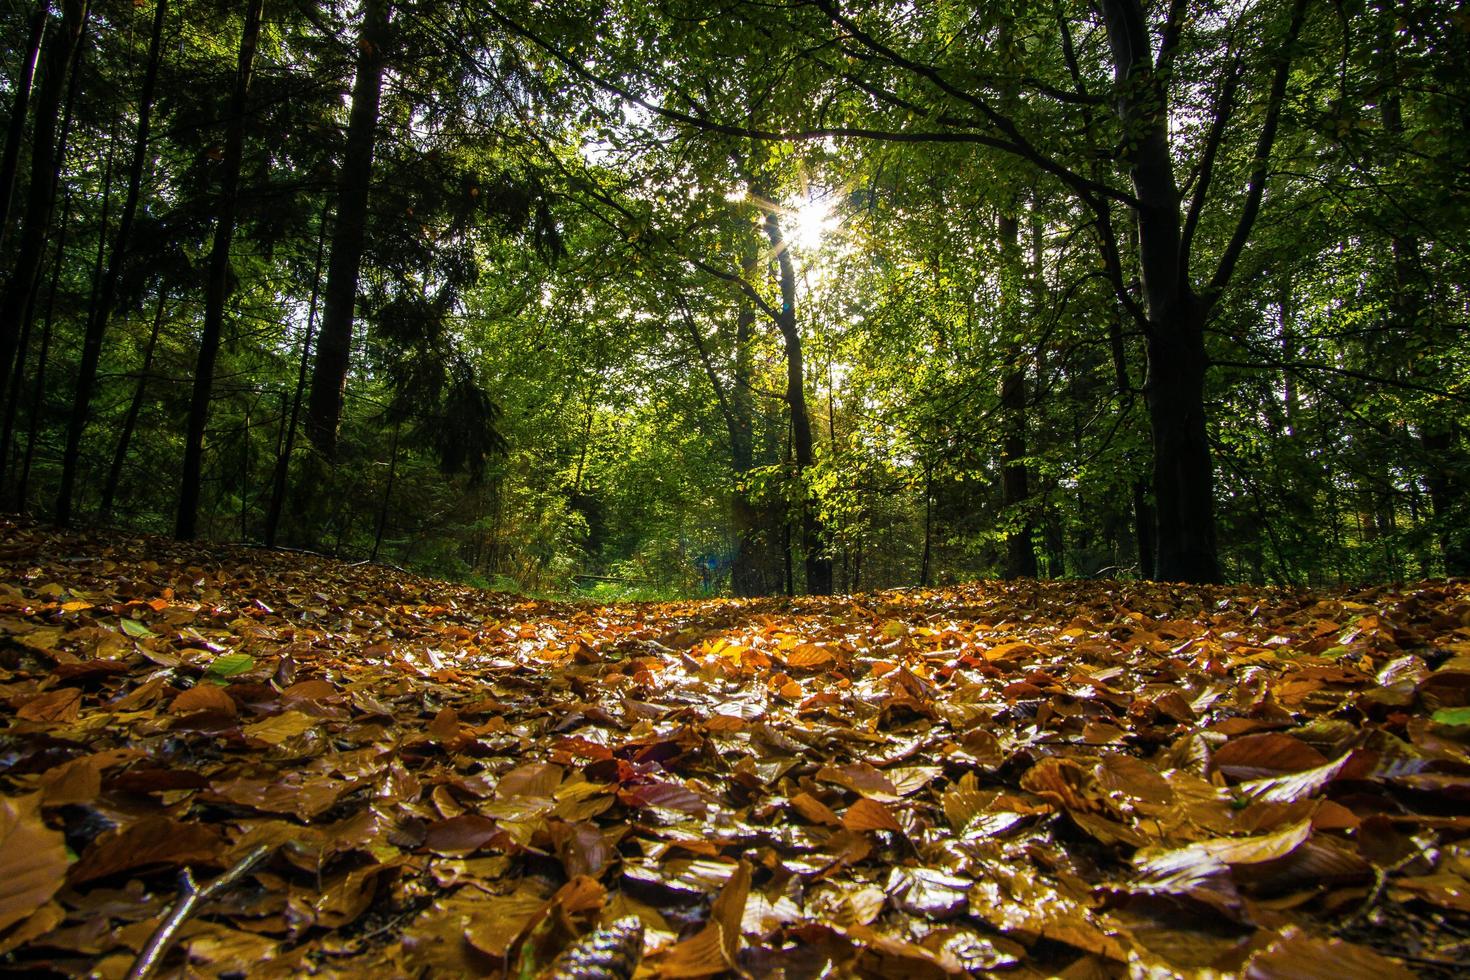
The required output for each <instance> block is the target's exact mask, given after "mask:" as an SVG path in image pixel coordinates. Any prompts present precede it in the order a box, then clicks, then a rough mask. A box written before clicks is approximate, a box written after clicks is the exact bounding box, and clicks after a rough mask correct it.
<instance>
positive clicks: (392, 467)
mask: <svg viewBox="0 0 1470 980" xmlns="http://www.w3.org/2000/svg"><path fill="white" fill-rule="evenodd" d="M400 428H401V423H398V422H395V423H393V444H392V446H391V447H390V448H389V450H388V485H387V486H386V487H384V488H383V503H382V504H381V505H379V507H378V527H377V530H376V531H375V532H374V533H373V553H372V554H371V555H369V556H368V561H377V560H378V549H379V548H381V547H382V546H383V530H384V528H386V527H387V526H388V511H389V509H390V508H391V506H392V504H393V484H394V482H395V481H396V479H397V478H398V432H399V429H400Z"/></svg>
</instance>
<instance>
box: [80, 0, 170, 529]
mask: <svg viewBox="0 0 1470 980" xmlns="http://www.w3.org/2000/svg"><path fill="white" fill-rule="evenodd" d="M167 16H168V0H156V2H155V3H154V7H153V32H152V34H151V36H150V38H149V41H148V65H147V68H146V69H145V70H144V74H143V87H142V90H141V91H140V92H139V94H138V129H137V132H136V133H135V134H134V137H133V160H132V164H131V165H130V166H129V168H128V190H127V194H126V195H125V196H124V197H123V206H122V214H121V215H120V216H119V217H118V225H117V238H116V239H115V240H114V241H113V244H112V254H111V256H110V257H109V258H108V260H107V271H106V272H104V273H103V275H102V282H101V284H100V288H99V289H98V290H97V294H96V297H95V300H94V302H93V304H92V310H91V315H90V316H89V317H88V318H87V332H86V334H85V336H84V337H83V338H82V357H81V362H80V364H79V366H78V368H77V384H76V388H75V390H74V394H73V396H72V408H71V417H70V419H69V420H68V422H67V426H66V450H65V452H64V453H63V455H62V469H61V489H60V491H59V493H58V494H57V498H56V522H57V523H58V524H68V523H70V522H71V507H72V495H73V493H74V492H75V489H76V478H77V461H78V459H79V458H80V455H81V445H82V435H83V434H84V433H85V431H86V428H87V419H88V416H89V415H90V414H91V411H92V395H93V393H94V389H95V388H96V386H97V364H98V362H99V361H100V360H101V358H102V339H103V337H104V336H105V335H106V333H107V320H108V317H109V316H110V315H111V313H112V306H113V303H114V302H115V301H116V297H117V283H118V279H119V278H121V276H122V266H123V262H124V261H125V260H126V258H127V252H128V242H129V239H130V238H131V237H132V233H133V220H134V218H135V217H136V216H137V213H138V196H139V194H140V193H141V192H142V188H143V171H144V170H145V169H146V168H147V162H148V129H149V123H150V121H151V119H152V115H153V93H154V89H155V88H156V87H157V84H158V64H159V61H160V60H161V59H160V52H161V50H162V44H163V22H164V18H165V17H167Z"/></svg>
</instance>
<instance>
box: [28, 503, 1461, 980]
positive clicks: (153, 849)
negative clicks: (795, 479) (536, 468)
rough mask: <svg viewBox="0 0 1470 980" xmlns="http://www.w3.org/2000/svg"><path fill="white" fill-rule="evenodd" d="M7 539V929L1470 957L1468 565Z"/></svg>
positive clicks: (325, 961)
mask: <svg viewBox="0 0 1470 980" xmlns="http://www.w3.org/2000/svg"><path fill="white" fill-rule="evenodd" d="M0 542H3V543H0V699H3V703H4V704H5V705H6V712H5V716H4V725H5V732H4V735H3V741H0V951H3V958H0V971H4V972H9V973H26V974H27V975H44V974H45V973H47V972H48V971H49V972H51V973H55V974H63V975H81V974H85V973H88V972H89V971H90V972H93V973H94V974H95V975H97V976H101V977H119V978H120V977H123V976H125V975H126V974H127V973H128V971H129V970H130V969H133V968H134V964H135V962H138V961H140V960H142V961H143V962H142V964H141V965H142V966H143V967H144V968H145V969H146V970H147V971H149V972H156V973H157V974H158V975H170V974H173V975H178V974H179V973H180V971H181V970H182V971H184V972H185V973H187V975H191V976H244V975H246V974H247V973H248V975H249V976H251V977H252V978H255V977H269V976H276V975H296V974H305V973H314V974H317V975H342V976H384V977H386V976H460V975H465V976H500V975H509V976H515V977H534V976H538V975H543V974H557V975H560V976H563V977H569V976H572V975H578V974H577V973H576V971H575V970H570V969H568V968H566V967H565V966H561V967H557V966H554V965H553V961H554V960H556V958H557V957H558V955H559V954H561V953H562V952H563V951H564V950H565V949H567V948H568V947H569V946H571V945H572V944H573V943H574V942H576V941H577V939H578V938H579V937H580V936H584V935H586V934H588V933H590V932H592V931H594V930H596V929H599V928H606V927H608V926H610V925H611V924H612V923H614V922H615V921H618V920H626V918H627V917H629V916H634V917H636V919H637V920H638V922H640V923H641V925H642V927H643V940H644V941H643V949H644V950H645V953H644V955H643V957H642V962H641V965H640V966H638V968H637V969H638V975H640V976H644V975H646V976H663V977H694V976H708V975H716V974H721V973H727V972H728V973H732V974H742V973H743V974H745V975H749V976H755V977H783V976H784V977H815V976H819V975H844V976H846V975H855V976H879V977H883V976H895V977H904V978H918V977H929V976H936V977H937V976H946V975H954V976H962V975H966V974H970V975H994V976H998V977H1016V978H1022V977H1038V976H1056V975H1062V976H1067V977H1077V978H1082V977H1105V976H1123V975H1127V974H1128V973H1129V972H1130V971H1132V972H1134V973H1139V972H1143V971H1159V972H1161V973H1164V974H1169V973H1177V974H1184V975H1203V974H1206V973H1207V972H1208V971H1214V973H1213V974H1211V975H1241V976H1249V977H1257V978H1265V977H1305V976H1322V975H1327V974H1329V973H1330V975H1332V976H1335V977H1339V978H1344V980H1345V978H1351V977H1373V978H1374V980H1390V978H1393V977H1401V976H1412V975H1423V976H1451V975H1454V974H1456V973H1457V971H1462V970H1464V969H1465V968H1466V965H1467V964H1470V942H1467V937H1470V885H1467V877H1470V843H1467V834H1470V817H1467V816H1466V813H1467V811H1470V585H1467V584H1466V583H1463V582H1451V583H1444V582H1438V583H1425V584H1421V585H1417V586H1413V587H1400V588H1378V589H1372V590H1364V591H1358V592H1332V593H1318V592H1304V591H1283V590H1263V589H1256V588H1246V587H1223V588H1199V587H1171V586H1160V585H1152V584H1143V583H1134V582H1032V581H1022V582H1014V583H983V584H978V585H972V586H964V587H960V588H952V589H942V590H907V591H895V592H885V593H878V594H871V595H862V596H855V597H843V598H830V599H766V600H759V601H733V600H705V601H691V602H682V603H669V604H658V605H655V604H642V605H620V606H609V607H593V606H581V605H565V604H553V603H547V602H534V601H529V600H523V599H519V598H517V597H514V596H510V595H505V594H497V593H487V592H482V591H478V590H474V589H470V588H465V587H460V586H455V585H450V584H445V583H441V582H434V581H429V580H426V579H422V578H417V577H415V576H412V575H407V574H404V573H401V572H397V571H392V570H389V569H384V568H381V567H376V566H367V565H356V566H353V565H347V564H342V563H338V562H333V561H329V560H326V559H319V558H313V557H308V556H302V555H298V554H283V553H276V552H268V551H260V550H252V549H244V548H215V549H205V548H199V547H195V546H184V545H178V544H175V543H173V542H169V541H165V540H162V539H154V538H142V537H134V536H122V535H115V534H110V533H100V532H94V533H76V534H63V533H60V532H56V531H52V530H48V529H45V528H41V527H37V526H32V525H16V524H0ZM247 856H249V857H253V858H255V859H257V860H256V861H255V863H253V864H249V863H247V862H246V861H245V859H246V858H247ZM183 869H188V870H189V872H190V874H191V875H192V880H193V881H194V882H195V883H196V884H197V886H198V887H199V888H202V889H204V890H205V891H206V892H207V894H206V895H204V896H202V897H203V898H204V899H205V900H204V901H200V902H198V903H197V904H196V905H194V907H192V908H191V909H187V910H185V911H186V912H187V913H188V914H175V915H170V909H171V907H174V906H175V905H176V903H177V902H178V901H179V900H180V896H181V894H182V893H181V886H180V874H181V872H182V871H183ZM231 872H233V877H230V878H228V880H226V881H224V882H222V883H221V887H217V888H212V889H211V888H210V887H209V885H208V883H209V882H211V881H217V880H218V879H219V876H221V875H226V874H229V873H231ZM166 920H167V922H168V928H167V929H165V928H164V924H165V921H166ZM629 929H630V927H629V926H627V925H625V926H624V927H623V930H622V932H621V933H619V934H618V935H620V936H622V937H624V938H626V937H627V935H628V934H629ZM160 936H161V937H163V938H166V939H168V940H169V942H167V943H166V944H165V945H164V947H163V948H162V949H161V950H159V951H158V953H157V954H156V955H155V954H154V953H148V954H144V953H143V951H144V949H145V947H146V946H148V944H149V941H150V938H152V937H160ZM635 938H636V937H635ZM155 945H156V944H155ZM614 945H616V944H614ZM628 945H629V944H627V943H624V944H623V947H624V948H619V949H613V952H612V954H609V955H608V956H606V957H603V959H605V960H606V961H607V962H606V963H605V964H604V965H605V966H606V968H607V972H605V973H604V974H602V975H606V976H614V975H626V973H627V968H630V967H631V959H632V956H631V955H630V954H629V950H628V949H627V948H626V947H627V946H628ZM588 955H589V956H590V958H591V959H593V960H595V959H597V958H598V955H599V954H596V953H593V954H588ZM585 960H586V957H584V966H583V967H582V968H581V970H582V972H581V974H580V975H583V976H588V975H592V974H590V973H589V972H588V969H589V968H588V967H586V966H585ZM186 964H187V967H186ZM558 971H559V973H558Z"/></svg>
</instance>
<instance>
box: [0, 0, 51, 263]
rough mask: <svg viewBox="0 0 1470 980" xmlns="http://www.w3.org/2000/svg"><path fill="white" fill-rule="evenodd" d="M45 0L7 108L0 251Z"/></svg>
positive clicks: (0, 170) (0, 173)
mask: <svg viewBox="0 0 1470 980" xmlns="http://www.w3.org/2000/svg"><path fill="white" fill-rule="evenodd" d="M48 6H49V4H48V2H47V0H41V2H40V3H38V4H36V11H35V13H33V14H31V22H30V29H29V30H28V31H27V40H26V51H25V56H24V60H23V61H21V63H20V75H19V77H17V78H16V80H15V93H14V99H13V100H12V101H11V105H10V126H9V128H8V131H7V132H6V134H5V155H4V157H3V158H0V250H3V249H4V247H5V239H6V237H7V235H8V234H9V232H10V201H11V199H12V198H13V197H14V195H15V175H16V172H17V171H18V170H19V169H20V145H21V144H22V143H23V142H25V133H26V107H27V106H28V105H29V104H30V101H31V82H33V81H34V80H35V76H36V60H37V59H38V58H39V57H40V55H41V38H42V37H43V36H44V35H45V33H46V8H47V7H48Z"/></svg>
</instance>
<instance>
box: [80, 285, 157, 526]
mask: <svg viewBox="0 0 1470 980" xmlns="http://www.w3.org/2000/svg"><path fill="white" fill-rule="evenodd" d="M167 299H168V294H167V291H162V292H160V293H159V294H158V306H157V308H156V309H155V310H154V312H153V329H152V330H150V331H149V333H148V345H147V346H146V347H144V348H143V366H142V367H141V368H140V369H139V372H138V384H137V385H136V386H135V387H134V388H133V400H132V401H131V402H129V403H128V411H127V414H126V415H124V416H123V424H122V431H120V432H119V433H118V436H117V448H116V449H115V450H113V453H112V465H111V466H110V467H108V470H107V484H106V485H105V486H104V487H103V488H102V503H101V505H100V506H99V507H98V508H97V519H98V520H99V521H101V522H102V523H104V524H105V523H107V522H108V521H109V520H111V519H112V504H113V501H114V500H115V499H116V498H117V488H118V484H119V483H121V482H122V472H123V465H124V464H125V463H126V462H127V458H128V444H129V443H131V442H132V441H133V430H134V429H135V428H137V425H138V415H139V414H140V413H141V412H142V411H143V396H144V394H145V393H146V392H147V390H148V373H149V372H150V371H152V370H153V351H154V349H155V348H156V347H157V346H158V331H159V328H160V327H162V326H163V314H164V309H165V308H166V306H167Z"/></svg>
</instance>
